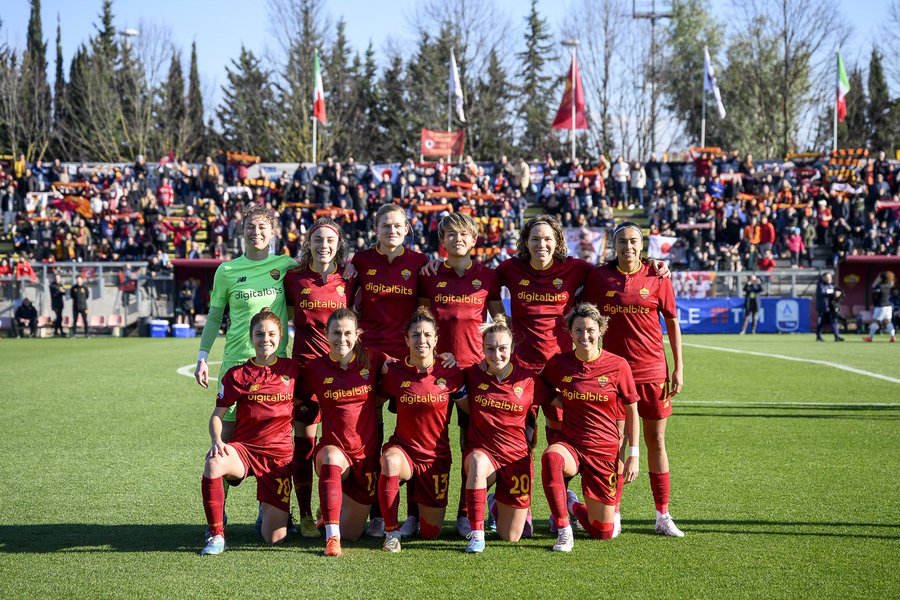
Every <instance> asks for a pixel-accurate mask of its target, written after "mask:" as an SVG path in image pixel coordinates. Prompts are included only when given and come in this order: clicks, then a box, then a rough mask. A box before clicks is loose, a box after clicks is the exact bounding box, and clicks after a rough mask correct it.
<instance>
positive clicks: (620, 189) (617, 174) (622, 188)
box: [612, 154, 631, 208]
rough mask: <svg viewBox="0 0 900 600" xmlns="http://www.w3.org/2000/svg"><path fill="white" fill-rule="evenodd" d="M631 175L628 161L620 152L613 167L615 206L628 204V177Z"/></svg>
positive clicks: (619, 206)
mask: <svg viewBox="0 0 900 600" xmlns="http://www.w3.org/2000/svg"><path fill="white" fill-rule="evenodd" d="M630 176H631V171H630V169H629V166H628V163H627V162H625V158H624V157H623V156H622V155H621V154H620V155H619V156H618V157H616V163H615V164H614V165H613V167H612V179H613V184H614V186H615V197H614V199H613V208H621V207H624V206H625V205H626V204H628V178H629V177H630Z"/></svg>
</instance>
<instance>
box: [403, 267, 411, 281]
mask: <svg viewBox="0 0 900 600" xmlns="http://www.w3.org/2000/svg"><path fill="white" fill-rule="evenodd" d="M400 275H401V276H402V277H403V281H409V278H410V277H412V272H411V271H410V270H409V269H403V270H402V271H400Z"/></svg>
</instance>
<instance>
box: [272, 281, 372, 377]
mask: <svg viewBox="0 0 900 600" xmlns="http://www.w3.org/2000/svg"><path fill="white" fill-rule="evenodd" d="M355 285H356V280H355V279H350V280H349V281H348V280H346V279H344V277H343V275H341V273H340V271H339V270H338V271H336V272H334V273H331V274H330V275H328V281H326V282H324V283H323V282H322V274H321V273H317V272H316V271H314V270H313V268H312V266H309V267H307V268H306V269H291V270H290V271H288V272H287V273H285V276H284V291H285V294H286V295H287V298H286V300H287V305H288V306H293V307H294V349H293V352H292V356H293V357H294V358H295V359H297V360H299V361H300V362H301V363H304V362H306V361H308V360H312V359H313V358H317V357H319V356H324V355H325V354H328V350H329V346H328V339H327V338H326V337H325V324H326V323H327V322H328V317H329V316H331V313H333V312H334V311H336V310H337V309H339V308H343V307H345V306H347V303H348V299H352V298H353V295H354V294H355V292H356V287H355ZM351 301H352V300H351Z"/></svg>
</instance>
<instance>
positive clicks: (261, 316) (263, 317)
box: [250, 306, 284, 338]
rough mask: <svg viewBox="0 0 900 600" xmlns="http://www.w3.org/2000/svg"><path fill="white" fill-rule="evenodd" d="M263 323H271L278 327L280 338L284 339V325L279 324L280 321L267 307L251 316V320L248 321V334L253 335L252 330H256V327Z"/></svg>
mask: <svg viewBox="0 0 900 600" xmlns="http://www.w3.org/2000/svg"><path fill="white" fill-rule="evenodd" d="M263 321H271V322H272V323H275V324H276V325H278V333H279V334H281V337H282V338H283V337H284V323H282V322H281V319H279V318H278V315H276V314H275V313H273V312H272V309H271V308H269V307H268V306H264V307H263V308H262V309H261V310H260V311H259V312H258V313H256V314H255V315H253V318H252V319H250V334H251V336H252V335H253V330H254V329H256V326H257V325H258V324H260V323H262V322H263Z"/></svg>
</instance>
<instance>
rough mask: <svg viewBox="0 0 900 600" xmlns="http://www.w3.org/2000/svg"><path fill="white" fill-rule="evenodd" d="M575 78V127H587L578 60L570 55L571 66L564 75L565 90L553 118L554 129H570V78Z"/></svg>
mask: <svg viewBox="0 0 900 600" xmlns="http://www.w3.org/2000/svg"><path fill="white" fill-rule="evenodd" d="M573 79H574V80H575V129H587V128H588V122H587V107H586V106H585V103H584V88H583V87H582V86H581V73H579V72H578V62H577V61H576V59H575V57H574V56H573V57H572V67H571V68H570V69H569V74H568V75H567V76H566V91H565V92H563V98H562V102H561V103H560V104H559V110H558V111H557V112H556V118H555V119H553V125H551V127H553V128H554V129H572V80H573Z"/></svg>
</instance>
